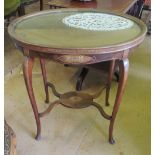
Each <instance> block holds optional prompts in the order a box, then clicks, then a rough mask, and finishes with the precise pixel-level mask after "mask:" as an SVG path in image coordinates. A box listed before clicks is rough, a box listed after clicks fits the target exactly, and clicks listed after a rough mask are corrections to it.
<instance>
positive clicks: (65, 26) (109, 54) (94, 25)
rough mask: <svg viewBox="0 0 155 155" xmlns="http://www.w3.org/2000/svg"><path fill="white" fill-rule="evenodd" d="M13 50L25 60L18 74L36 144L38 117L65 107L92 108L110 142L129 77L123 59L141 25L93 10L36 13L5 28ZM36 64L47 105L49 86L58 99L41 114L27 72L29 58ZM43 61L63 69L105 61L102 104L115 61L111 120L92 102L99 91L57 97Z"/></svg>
mask: <svg viewBox="0 0 155 155" xmlns="http://www.w3.org/2000/svg"><path fill="white" fill-rule="evenodd" d="M8 32H9V34H10V36H11V37H12V39H13V41H14V43H15V44H16V47H18V48H19V49H20V50H21V51H22V52H23V55H24V62H23V73H24V79H25V84H26V87H27V91H28V94H29V98H30V102H31V105H32V108H33V112H34V115H35V119H36V124H37V135H36V139H39V138H40V135H41V125H40V117H42V116H44V115H45V114H47V113H49V111H50V110H51V109H52V108H53V107H54V105H56V104H62V105H64V106H66V107H70V108H85V107H87V106H90V105H93V106H95V107H96V108H97V109H98V110H99V111H100V113H101V115H102V116H103V117H104V118H106V119H107V120H109V121H110V126H109V142H110V143H114V140H113V134H112V133H113V125H114V121H115V118H116V114H117V111H118V108H119V105H120V101H121V98H122V95H123V91H124V87H125V83H126V80H127V75H128V68H129V61H128V55H129V53H130V52H131V49H132V48H134V47H135V46H138V45H139V44H140V43H141V42H142V41H143V39H144V37H145V34H146V26H145V24H144V23H143V22H142V21H140V20H138V19H136V18H134V17H131V16H128V15H122V14H116V13H113V12H109V11H99V10H93V9H61V10H52V11H51V10H50V11H41V12H39V13H34V14H31V15H27V16H23V17H21V18H18V19H16V20H14V21H13V22H12V23H11V24H10V25H9V28H8ZM36 57H38V58H40V61H41V68H42V74H43V81H44V88H45V93H46V102H49V93H48V88H49V87H51V88H52V91H53V93H54V94H55V96H57V97H58V98H59V100H57V101H55V102H54V103H52V104H50V105H49V108H47V110H45V111H44V112H42V113H39V112H38V108H37V104H36V101H35V96H34V93H33V87H32V69H33V63H34V59H35V58H36ZM45 59H51V60H53V61H57V62H60V63H63V64H73V65H85V64H95V63H97V62H102V61H109V60H110V62H111V64H110V69H109V77H108V81H107V84H106V87H105V88H106V99H105V102H106V105H108V98H109V91H110V85H111V80H112V74H113V71H114V66H115V61H116V60H117V61H118V62H119V63H118V65H119V70H120V81H119V83H118V89H117V94H116V99H115V103H114V108H113V111H112V114H111V115H108V114H106V113H105V111H104V110H103V108H102V107H101V106H100V105H99V104H98V103H95V102H94V101H93V99H94V98H96V97H97V96H98V95H100V93H101V91H100V92H98V93H97V94H96V95H94V96H91V95H89V94H84V93H82V92H80V93H79V92H76V91H75V92H68V93H64V94H59V93H58V92H57V91H56V90H55V87H54V85H53V84H52V83H49V82H47V78H46V70H45Z"/></svg>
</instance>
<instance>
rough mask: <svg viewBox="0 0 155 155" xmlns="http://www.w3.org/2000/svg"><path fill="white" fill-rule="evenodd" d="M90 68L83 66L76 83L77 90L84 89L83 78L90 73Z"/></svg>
mask: <svg viewBox="0 0 155 155" xmlns="http://www.w3.org/2000/svg"><path fill="white" fill-rule="evenodd" d="M88 72H89V69H88V68H85V67H84V68H82V71H81V73H80V75H79V77H78V80H77V83H76V90H77V91H80V90H81V89H82V83H83V80H84V79H85V77H86V75H87V74H88Z"/></svg>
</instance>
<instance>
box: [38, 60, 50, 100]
mask: <svg viewBox="0 0 155 155" xmlns="http://www.w3.org/2000/svg"><path fill="white" fill-rule="evenodd" d="M40 66H41V71H42V76H43V81H44V89H45V94H46V99H45V102H46V103H49V92H48V84H47V77H46V69H45V59H43V58H40Z"/></svg>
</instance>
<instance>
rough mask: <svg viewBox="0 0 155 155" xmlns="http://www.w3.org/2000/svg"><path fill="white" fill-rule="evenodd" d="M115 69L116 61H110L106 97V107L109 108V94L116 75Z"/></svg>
mask: <svg viewBox="0 0 155 155" xmlns="http://www.w3.org/2000/svg"><path fill="white" fill-rule="evenodd" d="M114 68H115V60H112V61H110V67H109V73H108V82H107V86H106V97H105V105H106V106H109V101H108V100H109V92H110V87H111V81H112V77H113V74H114Z"/></svg>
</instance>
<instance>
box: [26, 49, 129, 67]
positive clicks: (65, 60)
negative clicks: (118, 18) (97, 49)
mask: <svg viewBox="0 0 155 155" xmlns="http://www.w3.org/2000/svg"><path fill="white" fill-rule="evenodd" d="M128 53H129V51H120V52H114V53H104V54H94V55H92V54H91V55H75V54H74V55H73V54H70V55H69V54H51V53H43V52H35V51H29V54H28V55H27V56H29V57H34V58H35V57H38V58H44V59H51V60H53V61H56V62H59V63H62V64H72V65H86V64H94V63H98V62H103V61H109V60H115V59H123V57H124V55H128Z"/></svg>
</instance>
